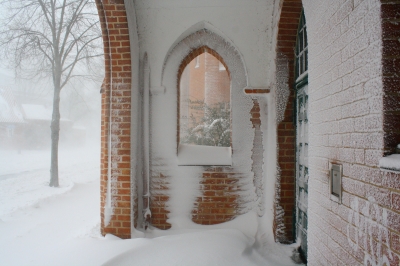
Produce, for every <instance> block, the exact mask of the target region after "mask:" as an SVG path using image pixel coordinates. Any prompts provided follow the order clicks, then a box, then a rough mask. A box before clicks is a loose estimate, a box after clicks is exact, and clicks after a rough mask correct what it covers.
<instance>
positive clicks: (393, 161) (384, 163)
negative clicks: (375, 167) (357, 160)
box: [379, 154, 400, 172]
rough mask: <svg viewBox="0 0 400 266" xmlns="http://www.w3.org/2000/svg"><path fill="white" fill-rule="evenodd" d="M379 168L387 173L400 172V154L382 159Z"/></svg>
mask: <svg viewBox="0 0 400 266" xmlns="http://www.w3.org/2000/svg"><path fill="white" fill-rule="evenodd" d="M379 167H380V168H381V169H382V170H386V171H392V172H400V154H392V155H389V156H386V157H383V158H381V159H380V160H379Z"/></svg>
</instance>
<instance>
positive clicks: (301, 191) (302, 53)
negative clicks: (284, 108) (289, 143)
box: [295, 12, 308, 261]
mask: <svg viewBox="0 0 400 266" xmlns="http://www.w3.org/2000/svg"><path fill="white" fill-rule="evenodd" d="M295 93H296V100H295V101H296V102H295V105H296V115H295V117H296V123H295V124H296V219H295V226H296V236H297V240H299V241H300V255H301V256H302V258H303V259H304V260H305V261H307V227H308V218H307V217H308V215H307V209H308V43H307V28H306V21H305V17H304V12H302V14H301V18H300V24H299V29H298V32H297V43H296V86H295Z"/></svg>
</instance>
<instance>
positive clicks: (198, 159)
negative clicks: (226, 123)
mask: <svg viewBox="0 0 400 266" xmlns="http://www.w3.org/2000/svg"><path fill="white" fill-rule="evenodd" d="M178 165H232V149H231V147H215V146H202V145H191V144H179V148H178Z"/></svg>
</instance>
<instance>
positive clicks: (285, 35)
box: [274, 0, 302, 241]
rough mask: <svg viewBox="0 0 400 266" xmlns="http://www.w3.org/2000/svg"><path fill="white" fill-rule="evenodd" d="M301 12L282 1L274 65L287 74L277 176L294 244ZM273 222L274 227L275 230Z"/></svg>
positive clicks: (294, 3) (296, 3) (293, 1)
mask: <svg viewBox="0 0 400 266" xmlns="http://www.w3.org/2000/svg"><path fill="white" fill-rule="evenodd" d="M301 10H302V4H301V0H288V1H283V4H282V9H281V16H280V19H279V24H278V28H279V29H278V42H277V50H276V52H277V56H278V58H277V61H278V60H281V59H282V58H281V57H284V59H285V60H287V63H288V67H289V73H288V83H287V86H288V88H289V90H290V94H289V98H288V102H287V107H286V110H285V113H284V119H283V121H282V122H281V123H280V124H279V125H278V129H277V131H278V132H277V135H278V164H279V167H280V169H281V173H280V178H281V180H280V182H281V184H280V192H281V194H280V202H279V204H280V206H281V207H282V208H283V210H284V211H285V214H284V217H283V222H284V225H285V228H286V238H287V239H288V240H289V241H293V240H295V239H294V235H293V233H294V232H293V229H292V228H293V209H294V205H295V193H294V191H295V180H296V178H295V141H296V140H295V130H294V121H293V112H294V110H293V107H294V88H293V86H294V81H295V80H294V79H295V54H294V48H295V46H296V38H297V37H296V36H297V28H298V26H299V22H300V15H301ZM276 226H277V224H276V221H275V225H274V227H276Z"/></svg>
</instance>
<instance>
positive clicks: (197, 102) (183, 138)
mask: <svg viewBox="0 0 400 266" xmlns="http://www.w3.org/2000/svg"><path fill="white" fill-rule="evenodd" d="M221 65H222V66H223V64H222V63H221V62H220V61H219V60H218V59H217V58H216V57H214V56H213V55H211V54H210V53H207V52H204V53H202V54H201V55H199V56H198V57H196V58H195V59H193V60H192V61H191V62H190V63H189V64H188V65H187V66H186V67H185V69H184V71H183V73H182V76H181V80H180V110H179V111H180V128H179V129H180V130H179V136H180V143H187V144H197V145H207V146H221V147H230V146H231V123H230V120H231V119H230V78H229V75H228V71H227V70H226V69H225V67H223V68H222V67H221Z"/></svg>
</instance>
